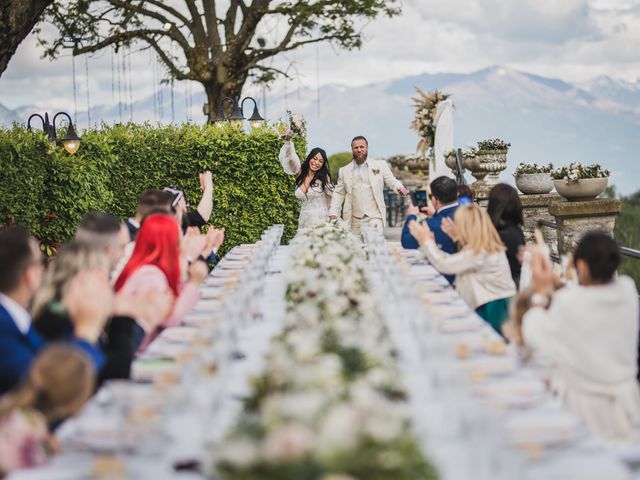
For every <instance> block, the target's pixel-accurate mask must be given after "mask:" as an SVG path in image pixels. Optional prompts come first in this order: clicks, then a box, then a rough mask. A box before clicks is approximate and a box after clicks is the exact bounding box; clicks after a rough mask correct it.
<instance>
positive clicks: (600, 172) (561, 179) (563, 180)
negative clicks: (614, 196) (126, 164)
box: [551, 162, 611, 201]
mask: <svg viewBox="0 0 640 480" xmlns="http://www.w3.org/2000/svg"><path fill="white" fill-rule="evenodd" d="M610 175H611V173H610V172H609V170H607V169H606V168H602V166H601V165H599V164H597V163H594V164H591V165H582V164H581V163H579V162H575V163H571V164H569V166H567V167H559V168H555V169H554V170H553V171H552V172H551V176H552V177H553V184H554V186H555V187H556V190H557V191H558V193H559V194H560V195H562V196H563V197H565V198H566V199H567V200H571V201H577V200H591V199H594V198H596V197H597V196H598V195H600V194H601V193H602V192H604V190H605V189H606V188H607V184H608V183H609V176H610Z"/></svg>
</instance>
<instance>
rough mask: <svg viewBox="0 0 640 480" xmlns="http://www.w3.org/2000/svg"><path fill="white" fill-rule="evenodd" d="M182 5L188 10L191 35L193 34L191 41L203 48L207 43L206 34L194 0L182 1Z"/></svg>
mask: <svg viewBox="0 0 640 480" xmlns="http://www.w3.org/2000/svg"><path fill="white" fill-rule="evenodd" d="M184 3H185V4H186V5H187V8H188V9H189V13H190V14H191V23H190V25H191V27H192V28H191V33H193V39H194V40H195V42H196V44H200V45H202V46H205V45H206V43H207V34H206V33H205V31H204V25H203V24H202V18H200V12H199V11H198V6H197V5H196V3H195V1H194V0H184Z"/></svg>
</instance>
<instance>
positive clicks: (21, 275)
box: [0, 228, 112, 394]
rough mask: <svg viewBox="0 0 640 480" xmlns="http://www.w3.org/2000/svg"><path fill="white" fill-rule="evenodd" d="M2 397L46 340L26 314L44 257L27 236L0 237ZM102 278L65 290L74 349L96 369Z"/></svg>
mask: <svg viewBox="0 0 640 480" xmlns="http://www.w3.org/2000/svg"><path fill="white" fill-rule="evenodd" d="M0 265H2V268H0V394H2V393H4V392H6V391H7V390H9V389H11V388H13V387H14V386H15V385H16V384H17V383H18V382H19V381H20V380H21V379H22V378H23V377H24V376H25V375H26V373H27V371H28V370H29V367H30V366H31V363H32V361H33V359H34V357H35V356H36V355H37V354H38V352H40V350H42V348H43V347H44V346H45V343H46V342H45V340H44V339H43V338H42V337H41V336H40V335H39V334H38V333H37V332H36V330H35V329H34V328H33V326H32V324H31V315H29V312H28V311H27V308H28V306H29V304H30V303H31V300H32V299H33V296H34V295H35V293H36V292H37V291H38V289H39V288H40V284H41V282H42V277H43V272H44V268H43V264H42V255H41V254H40V251H39V249H38V245H37V243H36V242H35V240H33V239H32V238H31V237H30V236H29V235H28V234H27V232H26V231H24V230H22V229H20V228H9V229H6V230H3V231H2V232H0ZM110 292H111V289H110V288H109V281H108V278H107V277H106V275H104V274H103V275H100V274H99V273H95V272H89V273H87V274H86V275H83V276H81V277H79V278H76V279H75V281H74V282H73V283H72V284H71V285H70V286H69V291H68V292H67V297H66V307H67V309H68V310H69V312H70V315H71V317H72V318H74V332H73V340H72V343H73V345H74V346H76V347H77V348H80V349H82V350H85V351H86V352H87V353H88V354H89V355H90V356H91V358H92V359H93V361H94V364H95V366H96V368H97V369H100V368H101V367H102V365H103V363H104V358H103V356H102V353H101V352H100V349H99V348H98V347H97V345H96V342H97V340H98V337H99V336H100V333H101V332H102V329H103V327H104V323H105V321H106V319H107V315H108V313H109V311H110V309H111V301H112V299H111V293H110Z"/></svg>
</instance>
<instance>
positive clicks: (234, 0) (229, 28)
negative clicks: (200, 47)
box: [223, 0, 241, 45]
mask: <svg viewBox="0 0 640 480" xmlns="http://www.w3.org/2000/svg"><path fill="white" fill-rule="evenodd" d="M240 3H241V2H240V0H231V3H230V4H229V9H228V10H227V15H226V16H225V18H224V22H223V24H224V38H225V40H226V43H227V45H231V43H233V39H234V37H235V32H234V29H235V26H236V18H237V15H238V8H240Z"/></svg>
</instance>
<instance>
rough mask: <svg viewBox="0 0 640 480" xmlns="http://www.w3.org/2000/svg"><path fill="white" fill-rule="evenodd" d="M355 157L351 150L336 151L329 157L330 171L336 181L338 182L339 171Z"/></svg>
mask: <svg viewBox="0 0 640 480" xmlns="http://www.w3.org/2000/svg"><path fill="white" fill-rule="evenodd" d="M352 159H353V154H352V153H351V152H340V153H334V154H333V155H331V156H330V157H329V171H330V172H331V178H332V179H333V182H334V183H338V171H339V170H340V169H341V168H342V167H344V166H345V165H347V164H348V163H349V162H351V160H352Z"/></svg>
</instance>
